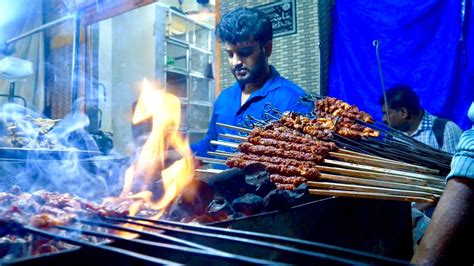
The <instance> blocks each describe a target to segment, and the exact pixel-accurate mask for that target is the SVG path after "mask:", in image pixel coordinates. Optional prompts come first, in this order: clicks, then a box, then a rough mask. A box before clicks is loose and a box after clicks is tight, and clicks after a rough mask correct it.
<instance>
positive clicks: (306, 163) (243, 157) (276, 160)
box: [236, 153, 316, 167]
mask: <svg viewBox="0 0 474 266" xmlns="http://www.w3.org/2000/svg"><path fill="white" fill-rule="evenodd" d="M236 157H238V158H240V159H241V160H248V161H257V162H269V163H274V164H288V165H291V166H296V167H300V166H303V167H316V163H314V162H311V161H300V160H295V159H288V158H280V157H273V156H261V155H254V154H245V153H238V154H237V155H236Z"/></svg>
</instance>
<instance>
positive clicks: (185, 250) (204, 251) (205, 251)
mask: <svg viewBox="0 0 474 266" xmlns="http://www.w3.org/2000/svg"><path fill="white" fill-rule="evenodd" d="M104 224H105V223H104ZM110 225H112V224H110ZM56 228H59V229H62V230H67V231H74V232H79V233H81V234H83V235H91V236H96V237H104V238H110V239H113V240H114V241H120V242H122V243H124V244H126V245H127V246H130V245H133V247H134V248H140V246H141V247H147V246H148V247H154V248H157V249H161V250H164V251H170V252H172V253H178V254H179V253H181V254H184V255H198V256H205V257H211V258H212V259H213V260H215V259H217V260H224V261H235V262H239V263H252V264H259V265H263V264H269V263H271V264H274V263H276V264H278V263H277V262H272V261H268V260H261V259H255V258H251V257H246V256H242V255H236V254H231V253H227V252H224V251H220V250H217V249H214V248H209V247H207V246H203V245H199V244H196V243H193V242H189V243H193V244H194V245H195V247H201V248H195V247H194V248H190V247H184V246H178V245H174V244H167V243H159V242H156V241H150V240H144V239H127V238H124V237H119V236H115V235H111V234H106V233H100V232H94V231H89V230H83V229H79V228H71V227H65V226H57V227H56ZM120 230H121V229H120ZM137 231H138V230H137ZM139 233H140V235H141V234H142V233H143V232H142V231H139ZM168 237H170V236H168ZM182 241H185V240H182ZM145 250H146V249H145ZM153 251H154V250H151V251H148V252H147V253H151V254H149V255H155V254H153V253H154V252H153ZM158 251H159V250H158ZM157 254H159V253H157ZM145 255H147V254H145Z"/></svg>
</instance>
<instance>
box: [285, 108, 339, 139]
mask: <svg viewBox="0 0 474 266" xmlns="http://www.w3.org/2000/svg"><path fill="white" fill-rule="evenodd" d="M278 123H280V124H282V125H284V126H286V127H289V128H293V129H296V130H299V131H301V132H303V133H306V134H309V135H311V136H312V137H313V138H315V139H318V140H327V139H331V138H332V132H333V131H334V129H335V126H334V123H333V122H332V121H331V120H329V119H326V118H317V119H310V118H308V117H305V116H301V115H296V114H294V113H290V114H287V115H283V116H282V117H281V118H280V119H279V120H278Z"/></svg>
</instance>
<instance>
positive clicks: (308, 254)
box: [107, 216, 355, 264]
mask: <svg viewBox="0 0 474 266" xmlns="http://www.w3.org/2000/svg"><path fill="white" fill-rule="evenodd" d="M127 218H129V219H133V218H135V217H128V216H127ZM107 219H108V220H111V221H117V222H122V223H130V224H136V225H141V226H144V227H148V228H151V229H159V230H165V231H167V233H169V234H173V235H188V236H194V237H195V238H196V240H197V238H200V239H201V241H207V239H216V240H219V241H222V242H224V241H230V242H232V243H237V244H242V245H245V246H246V247H249V248H270V249H273V250H276V251H280V252H285V253H287V254H297V255H298V257H297V258H300V259H301V260H304V259H306V260H308V259H311V258H315V257H316V258H322V259H326V260H328V261H330V262H331V261H333V262H343V263H350V264H352V263H355V262H354V261H352V260H348V259H345V258H340V257H336V256H333V255H327V254H323V253H320V252H314V251H308V250H301V249H296V248H293V247H289V246H284V245H280V244H275V243H268V242H264V241H259V240H255V239H248V238H243V237H237V236H230V235H226V234H213V233H206V232H199V231H193V230H189V229H182V228H176V227H170V226H166V225H160V224H156V223H155V224H154V225H151V224H149V223H144V221H143V220H140V219H138V221H137V219H133V220H132V221H131V220H127V219H122V218H107ZM223 246H225V245H223ZM288 259H289V258H288Z"/></svg>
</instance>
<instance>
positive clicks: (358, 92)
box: [329, 0, 474, 129]
mask: <svg viewBox="0 0 474 266" xmlns="http://www.w3.org/2000/svg"><path fill="white" fill-rule="evenodd" d="M462 2H463V1H455V0H426V1H399V0H385V1H366V0H350V1H349V0H338V1H336V5H335V8H334V9H333V19H334V40H333V41H334V43H333V48H332V52H331V59H330V60H331V62H330V77H329V95H330V96H334V97H337V98H339V99H341V100H344V101H347V102H348V103H350V104H356V105H357V106H359V107H360V108H361V109H362V110H364V111H367V112H369V113H370V114H372V115H373V116H374V118H375V119H376V120H379V121H381V118H382V114H381V106H380V105H379V102H378V100H379V97H380V96H381V95H382V85H381V81H380V76H379V70H378V66H377V59H376V53H375V47H374V46H373V44H372V43H373V41H374V40H379V52H380V58H381V64H382V70H383V76H384V81H385V87H386V88H389V87H390V86H392V85H395V84H397V83H404V84H408V85H411V86H412V87H413V88H414V90H415V91H416V92H417V93H418V95H419V96H420V101H421V105H422V107H424V108H425V109H426V110H428V112H430V113H432V114H434V115H436V116H440V117H444V118H448V119H450V120H453V121H454V122H456V123H457V124H458V125H459V126H461V127H462V128H463V129H467V128H470V127H471V125H472V124H471V122H470V121H469V119H468V118H467V111H468V109H469V106H470V104H471V102H472V101H473V100H474V41H473V38H474V26H473V24H474V23H473V17H472V14H471V13H472V12H471V9H472V5H473V2H474V0H466V1H465V3H466V8H465V11H466V13H465V17H464V23H463V21H462V16H461V10H462Z"/></svg>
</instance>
